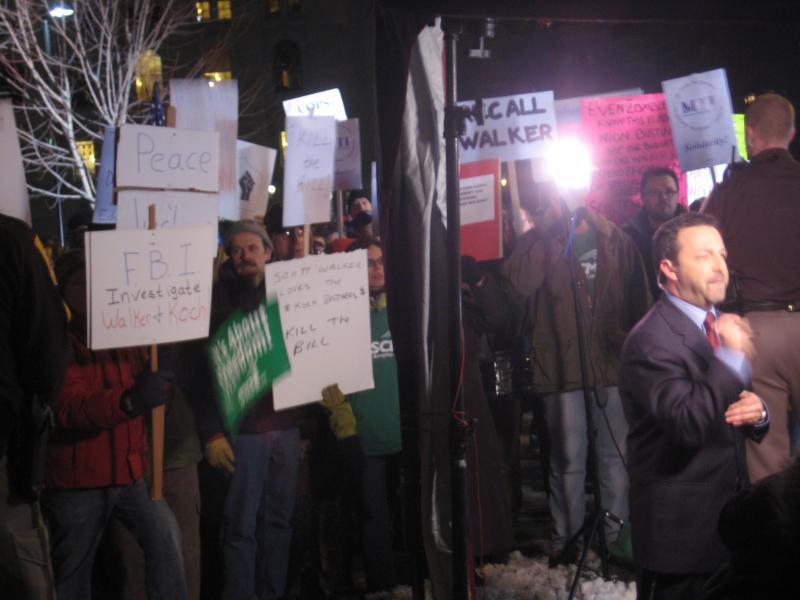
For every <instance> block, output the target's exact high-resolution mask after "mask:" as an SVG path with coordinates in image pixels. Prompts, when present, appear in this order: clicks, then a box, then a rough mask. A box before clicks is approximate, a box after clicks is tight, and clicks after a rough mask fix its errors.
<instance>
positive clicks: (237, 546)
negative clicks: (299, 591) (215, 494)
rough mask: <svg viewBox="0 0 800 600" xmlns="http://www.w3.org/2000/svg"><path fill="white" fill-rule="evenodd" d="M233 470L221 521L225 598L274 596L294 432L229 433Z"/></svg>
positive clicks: (290, 508) (294, 463)
mask: <svg viewBox="0 0 800 600" xmlns="http://www.w3.org/2000/svg"><path fill="white" fill-rule="evenodd" d="M233 450H234V454H235V456H236V471H235V472H234V474H233V476H232V478H231V483H230V487H229V489H228V495H227V497H226V498H225V514H224V521H223V526H222V534H223V555H224V560H225V585H224V589H223V594H222V595H223V598H225V600H255V599H258V600H265V599H267V598H279V597H280V596H282V595H283V591H284V588H285V587H286V570H287V568H288V566H289V548H290V546H291V541H292V524H291V519H292V513H293V512H294V502H295V496H296V493H297V476H298V469H299V464H300V432H299V430H298V429H290V430H288V431H268V432H265V433H258V434H242V435H239V436H237V437H236V438H234V440H233Z"/></svg>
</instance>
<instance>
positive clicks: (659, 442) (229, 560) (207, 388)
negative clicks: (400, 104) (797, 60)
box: [0, 94, 800, 600]
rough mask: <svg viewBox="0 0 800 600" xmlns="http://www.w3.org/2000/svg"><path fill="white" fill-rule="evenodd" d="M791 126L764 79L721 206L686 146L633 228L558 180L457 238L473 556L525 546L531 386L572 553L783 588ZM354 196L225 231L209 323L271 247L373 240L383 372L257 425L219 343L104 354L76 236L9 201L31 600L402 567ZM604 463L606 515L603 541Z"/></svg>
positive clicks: (237, 586)
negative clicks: (243, 409)
mask: <svg viewBox="0 0 800 600" xmlns="http://www.w3.org/2000/svg"><path fill="white" fill-rule="evenodd" d="M794 122H795V114H794V108H793V107H792V105H791V104H790V103H789V102H788V101H787V100H786V99H785V98H783V97H781V96H778V95H775V94H765V95H763V96H760V97H758V98H757V99H756V100H755V101H754V102H753V103H752V104H751V105H750V106H749V108H748V110H747V114H746V120H745V129H746V136H747V143H748V151H749V154H750V159H751V160H750V163H749V164H747V165H746V166H743V167H742V166H738V167H737V168H732V169H730V170H729V173H728V175H727V176H726V179H725V180H724V181H723V182H722V183H721V184H719V185H717V186H716V187H715V189H714V191H713V192H712V193H711V195H710V196H709V197H708V198H707V199H706V201H705V202H704V203H703V205H702V207H701V208H700V210H699V212H695V211H687V209H686V207H684V206H682V205H681V204H680V203H679V201H678V198H679V192H680V178H679V177H678V176H677V174H676V173H674V172H673V171H672V170H670V169H668V168H665V167H655V168H651V169H649V170H647V171H646V172H645V173H644V174H643V176H642V179H641V189H640V194H641V200H642V206H641V208H640V209H639V210H638V211H637V212H636V213H635V214H634V215H633V216H632V217H631V219H630V220H629V221H628V222H627V223H625V224H624V225H623V226H617V225H615V224H613V223H611V222H610V221H609V220H607V219H606V218H604V217H603V216H602V215H600V214H598V213H597V212H595V211H593V210H590V209H587V208H585V207H580V208H574V207H568V206H567V205H565V203H564V202H563V201H562V199H561V198H560V197H559V195H558V192H557V190H556V189H555V187H554V186H548V185H541V187H540V189H539V191H538V193H537V194H535V195H533V196H532V197H534V198H535V206H534V205H531V206H524V207H522V208H523V210H524V212H525V221H526V222H527V223H528V226H527V227H526V228H525V229H526V230H525V231H524V232H520V234H519V235H518V236H516V239H514V240H507V242H509V244H508V250H507V252H506V257H505V259H503V260H498V261H494V262H492V263H478V262H476V261H475V260H474V259H473V258H472V257H469V256H464V257H462V268H461V271H462V302H463V310H464V361H465V369H464V385H463V389H464V406H465V410H466V414H467V415H468V416H469V417H470V419H471V422H472V426H471V431H472V435H471V436H470V439H469V440H468V443H469V450H468V452H467V464H468V469H467V473H468V477H467V495H468V499H467V511H468V515H469V518H468V519H467V522H468V531H469V533H470V536H469V538H470V539H469V543H468V546H469V548H470V551H471V554H472V555H473V556H477V557H494V558H498V557H502V556H503V554H504V553H507V552H509V551H511V550H513V549H514V543H515V540H514V531H513V519H514V516H515V514H516V513H517V512H518V511H519V509H520V503H521V500H520V477H519V469H520V467H519V464H520V456H519V455H520V449H519V440H520V434H521V433H522V432H521V430H520V424H521V416H522V415H521V413H522V402H521V401H520V397H523V398H526V399H532V402H533V406H534V410H535V420H536V422H537V432H538V438H539V440H540V444H541V451H542V452H541V454H542V465H543V470H544V472H545V487H546V491H547V497H548V506H549V512H550V516H551V518H552V531H551V535H550V547H549V551H550V561H551V564H554V565H555V564H567V563H573V562H575V561H576V560H577V559H578V557H579V556H580V555H581V554H582V551H583V550H584V548H588V546H589V545H590V544H591V545H593V546H594V547H595V549H596V550H597V552H599V553H601V554H603V555H605V554H606V553H607V552H608V551H609V549H611V550H612V554H613V550H614V549H615V548H616V549H619V547H620V546H621V545H622V544H623V541H624V538H626V537H627V535H628V533H630V536H631V537H632V547H633V554H632V561H633V563H632V564H633V570H634V573H635V577H636V582H637V588H638V594H639V597H640V598H665V599H666V598H698V599H700V598H704V597H708V598H719V599H720V600H722V599H725V598H752V597H763V596H758V595H756V596H753V595H748V594H752V593H755V592H754V591H755V590H758V591H762V592H763V590H765V589H766V590H769V591H770V593H773V594H777V595H776V596H775V597H781V596H780V594H781V593H783V591H784V589H783V587H782V586H783V585H784V580H783V578H782V577H781V573H782V572H783V570H784V569H790V568H791V566H793V565H797V564H799V563H798V557H797V554H798V549H797V545H796V543H795V541H796V539H797V535H796V533H795V530H796V529H797V528H798V527H800V519H797V518H795V513H797V511H800V491H799V490H800V470H799V469H798V463H791V462H790V461H791V456H792V450H793V444H792V437H791V436H792V427H793V426H796V422H797V418H796V415H797V414H798V411H800V347H799V346H798V345H797V344H796V343H795V341H796V340H797V339H800V317H797V316H796V315H795V314H794V313H796V312H797V311H798V309H800V276H798V274H797V270H796V268H795V266H794V263H793V257H794V253H793V250H795V249H797V248H798V233H797V232H798V231H800V229H799V228H798V226H799V225H800V204H798V196H799V195H800V163H798V162H797V161H795V160H794V159H793V158H792V156H791V154H790V153H789V151H788V147H789V144H790V142H791V141H792V139H793V137H794V132H795V128H794ZM348 205H349V218H348V224H347V231H346V235H342V236H339V235H338V234H337V232H336V231H334V230H333V228H331V227H330V226H322V227H314V228H312V229H310V230H309V229H305V230H304V229H303V228H300V227H295V228H285V227H284V226H283V223H282V214H281V207H280V205H277V206H274V207H272V208H271V209H270V210H269V211H268V212H267V214H266V215H265V218H264V220H263V222H250V221H240V222H236V223H233V224H229V225H228V226H227V227H226V228H224V230H223V238H224V243H223V250H224V252H222V253H221V257H222V258H221V260H219V261H218V264H217V266H216V269H215V283H214V287H213V292H212V298H211V332H210V333H211V334H212V335H213V333H214V332H215V331H216V330H217V329H218V328H219V327H220V326H221V325H223V323H225V322H226V320H227V319H228V318H229V317H230V316H231V315H232V314H233V313H234V312H236V311H243V312H245V313H247V312H250V311H253V310H256V309H257V308H258V307H259V306H260V305H261V304H262V303H263V301H264V298H265V296H266V289H265V281H264V266H265V265H266V264H267V263H269V262H271V261H276V260H290V259H293V258H298V257H302V256H304V255H305V254H307V253H308V254H320V253H327V252H346V251H353V250H365V251H366V255H367V269H368V282H369V292H370V323H371V332H372V361H373V365H372V367H373V374H374V380H375V388H374V389H371V390H367V391H364V392H359V393H356V394H351V395H344V394H343V393H342V392H341V390H340V389H339V387H338V385H337V382H336V381H331V382H329V383H330V384H329V385H328V386H326V387H325V388H324V389H322V390H320V397H321V398H322V401H321V403H319V404H317V405H313V406H306V407H301V408H295V409H289V410H281V411H276V410H275V409H274V407H273V403H272V396H271V392H267V393H266V394H265V395H264V396H263V397H262V398H260V399H259V400H258V402H257V403H255V404H254V405H253V407H252V408H251V409H250V410H248V412H247V413H246V415H245V416H244V418H243V420H242V422H241V423H240V425H239V427H238V429H237V431H235V432H234V431H231V430H229V429H228V428H227V427H226V424H225V421H224V419H223V418H222V416H221V413H220V410H219V407H218V403H217V399H216V398H215V393H214V385H213V382H212V379H211V374H210V367H209V364H208V358H207V354H206V349H205V341H203V340H199V341H194V342H187V343H182V344H174V345H168V346H163V347H160V348H159V352H160V358H159V369H158V370H153V369H151V368H150V362H149V357H148V354H147V352H145V351H144V350H142V349H120V350H103V351H96V350H91V349H89V348H88V347H87V343H86V318H87V314H86V312H87V307H86V277H87V274H86V265H85V258H84V254H83V251H82V249H80V248H76V249H73V250H70V251H67V252H66V253H64V254H62V255H61V256H59V257H58V258H57V259H56V260H55V261H54V265H53V266H54V271H53V270H52V269H51V270H49V271H48V262H47V260H46V259H45V258H44V252H43V249H42V247H41V244H38V241H37V239H36V238H35V237H34V235H33V234H32V232H31V231H30V229H29V228H27V227H26V226H24V225H23V224H21V223H20V222H18V221H15V220H13V219H10V218H7V217H5V216H1V215H0V248H1V249H2V260H0V273H1V274H2V276H0V319H1V320H0V330H2V338H1V339H2V342H0V343H2V344H3V350H2V353H0V361H1V362H0V399H1V400H2V402H1V403H0V410H2V415H1V416H0V451H1V452H0V582H1V583H2V586H3V590H8V591H9V592H8V593H10V594H11V595H10V596H9V597H14V598H52V597H54V595H55V597H57V598H59V599H69V598H76V599H85V598H90V597H98V598H101V597H109V598H111V597H113V598H126V599H127V598H130V599H138V598H145V597H146V598H162V599H173V598H174V599H184V598H191V599H192V600H196V599H198V598H200V597H203V598H213V597H222V598H225V599H231V600H234V599H235V600H238V599H242V600H245V599H246V600H250V599H254V598H259V599H266V598H280V597H284V596H285V595H289V594H296V595H299V596H300V597H309V598H311V597H333V598H336V597H340V598H345V597H351V596H353V595H355V594H357V593H362V592H364V591H382V590H383V591H385V590H391V589H392V588H393V587H394V586H395V585H397V584H398V583H399V582H400V581H401V580H402V579H403V576H402V575H401V574H400V573H399V572H398V563H397V550H398V547H399V545H400V541H399V540H400V538H402V537H403V536H402V535H399V531H402V530H403V529H404V528H406V527H409V526H411V527H418V526H419V524H418V523H417V524H409V523H407V522H404V521H403V516H404V511H403V510H402V509H401V504H402V502H401V501H400V496H401V493H400V488H401V482H402V480H403V476H401V471H402V469H401V465H402V461H401V460H400V456H401V452H402V450H403V440H404V434H403V431H402V430H401V409H402V406H403V399H402V398H401V397H400V395H399V392H398V372H397V363H396V361H395V357H394V353H393V348H392V344H391V331H390V328H389V320H388V312H387V300H386V291H385V271H384V254H383V246H382V244H381V242H380V240H379V239H378V238H377V237H376V235H375V234H376V232H375V231H374V229H373V225H372V220H373V215H372V214H371V213H372V206H371V204H370V202H369V200H368V199H367V197H366V195H364V194H361V193H356V194H352V195H351V198H350V200H349V203H348ZM307 234H308V235H309V236H310V238H309V239H308V240H306V239H304V237H305V235H307ZM76 239H77V238H76ZM37 245H38V247H37ZM76 245H79V244H77V243H76ZM795 335H797V336H798V337H797V338H796V337H794V336H795ZM487 365H488V368H487ZM482 368H483V371H484V373H485V374H487V375H488V376H487V377H485V378H483V380H482V379H481V377H480V374H481V371H482ZM512 371H513V374H512V373H511V372H512ZM159 406H166V414H167V421H166V438H165V448H166V451H165V461H164V469H165V473H164V498H163V499H159V500H151V499H150V495H149V492H148V489H147V478H148V474H147V471H148V467H147V465H148V460H149V449H148V437H147V430H148V416H149V414H150V412H151V410H152V409H154V408H156V407H159ZM595 469H596V471H594V470H595ZM593 471H594V472H593ZM406 475H408V474H406ZM592 475H593V476H592ZM587 481H588V482H589V483H591V484H592V485H591V486H590V488H591V491H592V492H593V494H594V496H595V499H596V500H597V501H598V502H596V504H599V505H602V508H603V510H604V511H607V518H606V519H604V522H603V527H602V528H601V531H602V532H603V534H604V535H603V536H600V537H598V538H597V539H593V538H592V536H591V535H589V532H590V531H591V528H587V527H586V526H585V525H586V523H587V514H586V505H587V503H586V500H587V498H586V489H587ZM598 484H599V485H598ZM356 564H358V565H360V569H358V572H360V573H363V574H364V578H365V581H364V582H363V584H358V583H357V582H356V581H355V579H354V574H355V573H356V569H354V565H356ZM176 574H183V576H177V575H176Z"/></svg>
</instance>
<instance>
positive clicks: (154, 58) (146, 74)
mask: <svg viewBox="0 0 800 600" xmlns="http://www.w3.org/2000/svg"><path fill="white" fill-rule="evenodd" d="M134 72H135V74H136V79H135V83H134V85H135V86H136V99H137V100H138V101H139V102H149V101H150V100H151V99H152V98H153V84H154V83H156V82H158V85H159V87H161V88H163V86H164V83H163V75H162V69H161V57H160V56H159V55H158V54H156V53H155V52H153V51H152V50H146V51H145V52H144V53H143V54H142V55H141V56H140V57H139V60H137V61H136V68H135V71H134Z"/></svg>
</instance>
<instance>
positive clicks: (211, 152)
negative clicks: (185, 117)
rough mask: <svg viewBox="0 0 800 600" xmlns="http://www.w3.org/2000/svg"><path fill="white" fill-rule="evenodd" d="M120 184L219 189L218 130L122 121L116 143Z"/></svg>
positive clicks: (140, 186) (142, 186)
mask: <svg viewBox="0 0 800 600" xmlns="http://www.w3.org/2000/svg"><path fill="white" fill-rule="evenodd" d="M117 187H119V188H126V187H133V188H149V189H167V190H199V191H204V192H216V191H217V190H218V189H219V134H218V133H217V132H216V131H189V130H187V129H173V128H172V127H151V126H148V125H123V126H122V127H120V130H119V145H118V147H117Z"/></svg>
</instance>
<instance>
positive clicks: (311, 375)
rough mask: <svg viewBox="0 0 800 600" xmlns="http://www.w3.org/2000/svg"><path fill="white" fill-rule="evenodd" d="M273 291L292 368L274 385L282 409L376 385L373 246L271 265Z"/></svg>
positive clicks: (269, 281) (269, 287) (269, 277)
mask: <svg viewBox="0 0 800 600" xmlns="http://www.w3.org/2000/svg"><path fill="white" fill-rule="evenodd" d="M266 278H267V279H266V281H267V294H268V295H269V297H271V298H277V300H278V302H279V304H280V315H281V325H282V327H283V339H284V342H285V343H286V350H287V352H288V354H289V363H290V364H291V374H289V375H287V376H286V377H284V378H282V379H280V380H279V381H278V382H276V383H275V384H274V385H273V388H272V390H273V394H274V395H273V401H274V404H275V408H276V409H281V408H288V407H291V406H297V405H300V404H309V403H311V402H315V401H317V400H320V398H321V394H322V388H323V387H325V386H327V385H330V384H332V383H338V384H339V387H340V388H341V390H342V391H343V392H344V393H345V394H350V393H352V392H358V391H360V390H365V389H369V388H372V387H373V386H374V383H373V380H372V350H371V334H370V316H369V286H368V280H367V251H366V250H358V251H356V252H346V253H338V254H323V255H318V256H308V257H306V258H302V259H297V260H290V261H282V262H276V263H271V264H268V265H267V269H266Z"/></svg>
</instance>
